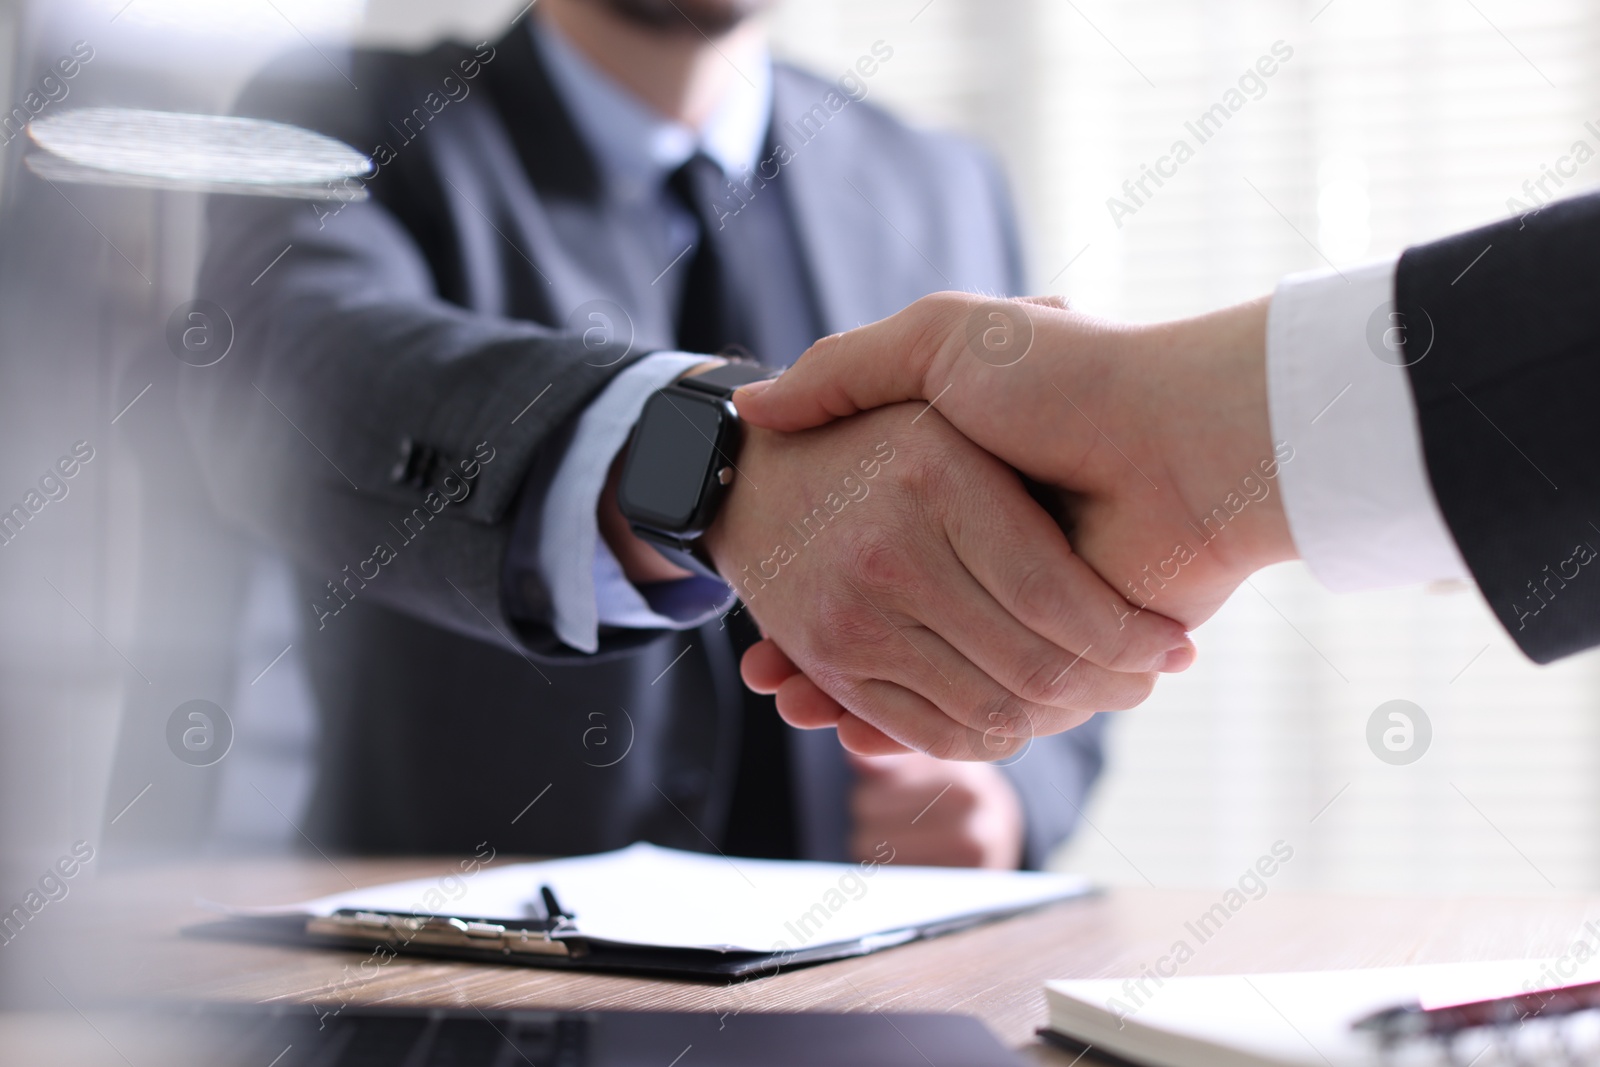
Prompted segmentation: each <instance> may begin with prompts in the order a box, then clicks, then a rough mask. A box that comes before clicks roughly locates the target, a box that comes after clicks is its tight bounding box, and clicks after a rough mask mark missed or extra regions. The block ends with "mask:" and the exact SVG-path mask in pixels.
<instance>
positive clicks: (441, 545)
mask: <svg viewBox="0 0 1600 1067" xmlns="http://www.w3.org/2000/svg"><path fill="white" fill-rule="evenodd" d="M319 63H321V60H320V59H318V58H317V57H314V56H313V57H311V59H310V67H309V68H308V67H307V63H306V62H304V61H298V60H296V61H290V62H287V63H286V64H285V65H284V66H283V67H281V68H279V69H278V70H276V71H274V72H272V73H270V74H269V75H268V76H266V77H265V78H264V79H263V80H262V81H261V82H259V83H258V84H257V85H256V86H255V87H254V88H253V89H252V90H250V91H249V92H247V94H246V96H245V98H244V101H243V104H242V106H241V109H240V110H241V111H243V112H245V113H247V114H253V115H257V116H262V117H267V118H273V119H282V120H287V121H290V122H294V123H297V124H300V125H305V126H310V127H312V128H316V129H320V130H322V131H323V132H326V133H329V134H331V135H333V136H336V137H339V138H340V139H341V140H344V141H346V142H347V143H350V144H352V145H357V146H370V145H372V144H375V143H381V142H382V141H385V140H388V141H393V140H395V139H396V138H395V135H394V134H392V133H390V134H386V133H384V132H382V129H381V127H382V124H381V122H379V121H378V120H377V119H376V118H375V117H374V116H375V115H378V114H382V113H384V109H385V108H387V109H389V110H390V111H392V112H393V113H395V114H405V113H406V112H407V108H408V107H409V105H410V103H411V96H412V95H413V94H410V93H406V94H401V93H396V92H393V91H392V86H387V85H386V81H385V75H384V70H383V69H382V68H380V67H379V66H377V65H371V64H369V66H368V67H366V68H363V67H361V66H360V65H359V64H358V66H357V68H356V73H357V80H359V81H360V82H361V83H362V90H363V91H362V92H361V93H359V94H357V93H355V92H353V91H351V90H350V89H349V88H348V86H345V85H343V84H342V83H340V82H339V81H338V80H337V79H334V78H332V77H331V72H330V71H329V70H328V69H326V68H325V67H324V68H322V69H321V70H320V73H319V72H318V69H317V64H319ZM433 77H434V78H435V79H437V75H436V74H435V75H433ZM386 97H387V98H389V99H387V102H386ZM340 100H345V101H360V103H359V104H350V105H342V106H335V105H332V104H330V103H329V102H330V101H340ZM397 100H398V101H402V102H403V103H401V102H397ZM473 106H474V107H478V108H480V109H481V108H482V107H483V101H482V100H481V99H480V100H478V101H474V103H473ZM457 109H458V111H459V112H461V114H460V115H455V114H452V115H448V116H445V117H443V118H441V119H440V120H439V122H441V123H442V122H444V121H446V119H448V120H450V121H471V120H474V119H477V120H482V119H483V117H484V113H483V112H482V111H481V110H480V111H479V112H476V113H469V112H468V109H467V105H457ZM375 123H376V125H375ZM442 136H443V134H442V133H441V132H440V131H439V130H437V129H430V130H428V131H427V132H426V133H425V134H424V135H423V136H422V137H420V138H419V139H418V141H417V143H415V144H409V145H404V146H403V147H402V148H401V150H400V155H401V158H399V159H398V160H396V161H393V162H391V163H389V165H387V166H384V167H383V168H382V169H381V170H380V173H379V175H378V176H377V177H376V178H375V179H374V180H373V181H371V182H370V183H368V188H369V189H370V191H371V193H372V196H371V197H370V198H369V199H365V200H363V201H360V202H350V203H338V202H334V203H325V204H316V205H313V204H307V203H303V202H294V201H285V200H274V199H268V198H257V197H217V198H215V199H214V200H213V202H212V203H211V205H210V207H209V212H208V219H207V221H208V226H209V234H208V254H207V255H206V257H205V261H204V264H203V266H202V269H201V274H200V282H199V294H200V296H202V297H203V298H205V299H208V300H210V301H212V302H214V303H215V304H216V305H218V306H220V308H221V309H222V312H221V315H220V316H216V317H217V319H218V325H219V327H220V328H227V323H229V322H231V328H232V331H233V340H232V346H231V349H230V350H229V351H228V354H227V355H226V357H225V358H223V359H222V360H221V362H219V363H217V364H215V365H213V366H208V367H196V368H192V369H190V368H185V372H184V373H185V379H184V381H183V386H182V388H183V390H184V408H185V412H184V414H185V417H186V421H187V423H188V426H189V429H190V432H191V436H192V437H193V438H194V439H195V441H196V447H197V450H198V453H199V456H200V460H201V463H202V467H203V469H204V476H205V477H206V479H207V481H208V483H209V488H210V490H211V493H212V496H213V498H214V500H215V501H216V502H217V504H218V506H219V508H220V509H221V510H222V511H223V512H224V513H225V514H226V515H228V516H229V517H230V518H232V519H234V520H236V521H237V522H239V523H240V524H242V525H243V526H244V527H246V528H247V529H248V530H249V531H251V532H253V533H254V534H256V535H257V536H259V537H260V538H262V539H264V540H265V541H267V542H268V543H270V544H272V545H274V546H275V547H277V548H278V549H280V550H281V551H283V552H285V553H286V554H287V555H289V556H290V557H291V558H292V559H293V560H294V561H295V562H296V563H297V564H298V565H299V567H300V569H302V570H303V571H304V572H306V573H307V574H309V575H312V576H313V577H314V579H316V580H320V581H322V582H325V583H327V584H326V586H325V587H324V589H323V590H322V592H323V593H324V594H325V595H324V596H322V597H321V598H320V599H319V600H318V601H314V602H313V603H312V604H310V605H308V606H306V608H305V610H306V612H307V615H306V618H307V620H308V622H312V623H314V625H313V626H312V629H317V628H320V627H322V626H325V625H329V624H330V623H329V621H328V619H329V615H330V614H336V613H337V610H338V609H339V607H340V605H341V604H342V603H344V602H347V601H349V600H351V599H354V598H370V599H371V600H372V601H374V602H378V603H381V604H384V605H386V606H388V607H391V608H394V609H397V610H400V611H403V612H407V613H410V614H414V615H416V616H419V617H421V618H424V619H426V620H428V621H429V622H432V623H435V624H437V625H440V626H444V627H448V628H450V629H452V630H455V631H457V632H460V633H463V634H467V635H470V636H473V637H476V638H479V639H482V640H487V641H491V642H496V643H500V644H510V645H515V646H519V647H523V648H526V647H528V646H529V645H530V643H531V645H532V647H539V646H541V645H548V646H553V645H554V644H555V642H554V641H553V640H552V639H551V638H550V637H549V634H548V627H547V625H541V621H542V622H544V623H547V622H548V607H549V605H548V599H547V598H543V597H541V591H540V590H538V589H529V588H527V587H526V586H524V588H522V589H521V590H520V592H521V593H522V594H523V595H522V597H521V604H520V605H519V607H521V608H522V609H523V610H524V611H526V612H527V613H528V614H529V615H530V616H531V617H532V625H531V627H530V628H529V629H528V630H527V631H525V632H524V633H523V634H520V635H519V634H518V630H517V625H516V624H514V623H513V621H512V619H511V618H510V617H509V616H508V613H507V612H506V610H505V608H504V605H503V600H504V597H503V596H502V565H503V562H504V558H505V553H506V549H507V542H508V538H509V530H510V527H511V525H512V523H511V517H512V515H513V514H514V508H513V505H514V503H515V501H516V497H517V494H518V492H519V491H520V490H521V488H522V487H523V486H524V485H525V484H526V483H528V482H529V480H530V477H532V478H533V479H534V480H537V478H538V476H539V470H540V468H541V466H548V465H549V464H551V463H553V462H554V460H555V459H556V458H558V457H559V454H560V448H561V446H562V443H563V442H562V437H563V435H564V433H565V432H566V429H567V427H568V425H569V423H570V422H571V420H572V419H573V418H574V416H575V415H576V414H577V413H578V412H579V411H581V410H582V409H583V407H584V406H585V405H586V404H587V403H588V402H589V401H590V400H591V399H592V398H593V397H595V396H596V395H597V394H598V393H599V392H600V391H601V390H602V389H603V388H604V387H605V385H606V384H607V382H609V381H610V380H611V378H612V377H614V376H615V375H616V374H618V373H620V372H621V371H622V370H624V369H626V368H627V367H628V366H629V365H631V363H632V362H634V361H635V360H636V359H638V358H639V356H640V355H641V354H640V353H632V354H630V355H628V356H627V357H626V358H623V354H622V353H620V352H619V353H616V354H615V358H613V356H612V354H610V353H607V352H599V353H598V354H597V352H596V350H595V349H594V348H592V347H586V346H585V345H584V344H583V341H582V339H581V338H577V337H573V336H570V335H564V334H562V333H560V332H558V331H554V330H551V329H547V328H544V327H541V326H539V325H536V324H535V323H534V322H533V321H529V319H528V318H522V317H516V318H513V317H509V316H504V315H496V314H486V313H484V312H483V311H482V310H481V309H476V308H469V307H467V306H464V304H465V301H464V300H462V299H460V298H459V294H461V293H468V292H476V291H482V290H483V289H484V288H485V287H486V286H487V285H489V284H491V283H483V282H481V281H480V282H478V283H476V289H475V288H474V285H475V283H474V281H473V278H474V274H476V276H477V277H478V278H480V279H482V278H490V277H493V276H495V270H494V269H491V268H489V267H486V266H485V264H486V263H487V262H489V258H490V257H492V256H494V255H499V256H503V257H507V258H508V259H509V257H510V256H511V255H512V253H513V251H515V253H516V255H518V256H520V257H521V259H518V260H513V262H518V263H521V262H524V261H525V262H526V265H527V274H528V277H527V289H528V290H530V291H538V289H539V287H540V285H541V281H540V279H539V277H538V275H537V267H535V266H534V265H533V261H532V260H531V259H529V257H528V255H527V254H525V253H523V252H522V251H521V250H519V249H515V248H514V246H495V245H493V244H492V242H493V241H498V240H501V238H499V237H494V233H495V232H496V230H495V229H493V228H489V227H478V228H477V229H476V230H472V231H470V232H474V233H477V234H479V235H480V236H481V235H482V234H483V233H485V232H487V234H488V237H489V241H486V242H485V243H484V247H482V248H473V247H471V246H470V241H468V240H467V239H465V238H463V237H462V234H464V233H467V232H469V228H468V227H467V226H464V225H457V224H458V223H460V222H461V220H469V221H472V222H476V221H477V219H478V217H479V216H478V214H477V212H478V211H479V210H480V208H479V205H482V204H484V203H485V195H484V194H481V193H479V194H478V195H472V196H469V195H468V194H467V193H466V192H464V191H463V187H462V185H461V183H462V182H465V181H467V180H468V178H467V177H466V176H464V175H457V178H458V179H459V180H458V181H456V182H452V181H451V179H450V175H449V173H448V171H446V170H444V169H443V168H442V167H441V166H440V164H439V160H438V159H437V158H436V157H435V156H434V155H433V154H432V153H433V152H434V151H436V149H437V147H438V146H437V145H434V144H431V143H429V140H430V139H439V138H441V137H442ZM364 150H370V148H366V149H364ZM467 188H471V187H470V186H468V187H467ZM490 210H493V208H492V206H491V207H490ZM490 225H491V226H493V224H490ZM503 225H504V223H502V227H501V228H503ZM504 240H506V241H508V242H509V241H511V238H510V237H508V236H506V237H504ZM463 246H465V247H463ZM534 254H535V255H536V252H534ZM445 291H450V292H451V293H452V295H456V296H457V297H458V299H449V298H447V297H446V296H445V295H443V294H444V292H445ZM552 318H553V317H552ZM530 405H531V406H530ZM518 622H527V620H525V619H523V618H522V615H521V612H519V617H518Z"/></svg>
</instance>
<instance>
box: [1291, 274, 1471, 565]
mask: <svg viewBox="0 0 1600 1067" xmlns="http://www.w3.org/2000/svg"><path fill="white" fill-rule="evenodd" d="M1395 263H1396V261H1395V260H1392V259H1391V260H1386V261H1384V262H1381V263H1373V264H1368V265H1366V266H1362V267H1356V268H1353V269H1347V270H1345V271H1344V272H1343V273H1342V275H1341V274H1340V273H1337V272H1314V273H1307V274H1297V275H1291V276H1290V277H1288V278H1285V279H1284V280H1283V281H1282V282H1281V283H1279V285H1278V289H1277V292H1276V293H1274V294H1273V297H1272V306H1271V308H1270V310H1269V311H1268V315H1267V393H1268V407H1269V411H1270V417H1271V420H1272V436H1273V440H1274V441H1275V442H1287V443H1288V444H1289V445H1290V446H1291V447H1292V448H1293V449H1294V453H1293V458H1292V460H1291V461H1287V462H1285V463H1284V464H1283V466H1282V472H1283V473H1282V475H1281V484H1282V489H1283V503H1284V511H1285V513H1286V515H1287V518H1288V521H1289V532H1290V534H1291V536H1292V537H1293V538H1294V543H1295V547H1296V548H1297V549H1298V550H1299V553H1300V558H1301V559H1302V560H1304V561H1305V563H1306V565H1307V566H1308V567H1310V569H1311V573H1312V574H1314V575H1315V576H1316V577H1317V580H1318V581H1320V582H1321V583H1322V584H1323V585H1325V586H1327V587H1328V588H1329V589H1331V590H1334V591H1335V592H1355V591H1358V590H1363V589H1382V588H1389V587H1393V586H1399V585H1409V584H1413V583H1418V582H1427V581H1440V580H1460V581H1468V580H1470V579H1469V572H1468V570H1467V566H1466V563H1465V562H1464V561H1463V560H1462V558H1461V553H1460V551H1459V550H1458V549H1457V547H1456V543H1455V540H1454V538H1452V537H1451V536H1450V530H1449V527H1447V526H1446V525H1445V522H1444V517H1443V516H1442V515H1441V514H1440V512H1439V505H1438V502H1437V501H1436V500H1435V499H1434V496H1433V487H1432V484H1431V483H1430V482H1429V480H1428V471H1427V465H1426V462H1425V461H1424V459H1423V455H1422V436H1421V433H1420V432H1419V430H1418V427H1417V413H1416V406H1415V403H1414V402H1413V400H1412V395H1411V383H1410V380H1409V377H1408V374H1407V371H1406V369H1405V366H1404V361H1405V355H1404V353H1403V351H1402V349H1401V348H1400V344H1399V341H1400V338H1401V336H1402V333H1403V323H1401V322H1400V321H1399V320H1398V318H1397V317H1396V316H1395V315H1394V313H1393V307H1394V274H1395Z"/></svg>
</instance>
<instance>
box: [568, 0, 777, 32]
mask: <svg viewBox="0 0 1600 1067" xmlns="http://www.w3.org/2000/svg"><path fill="white" fill-rule="evenodd" d="M598 2H599V3H602V4H604V5H605V6H606V7H608V8H610V9H611V10H612V11H613V12H615V13H616V14H618V15H621V16H622V17H623V18H625V19H627V20H628V21H629V22H632V23H634V24H635V25H638V26H643V27H645V28H647V29H651V30H658V31H662V32H678V31H681V32H690V31H699V32H700V33H703V34H705V35H706V36H707V37H720V36H722V35H723V34H725V33H728V32H729V31H730V30H732V29H734V28H735V27H737V26H738V25H739V24H740V23H742V22H744V21H745V20H746V19H747V18H749V17H750V16H751V15H755V14H759V13H760V12H762V11H765V10H767V9H768V8H770V7H771V6H772V5H773V4H774V3H775V2H776V0H598Z"/></svg>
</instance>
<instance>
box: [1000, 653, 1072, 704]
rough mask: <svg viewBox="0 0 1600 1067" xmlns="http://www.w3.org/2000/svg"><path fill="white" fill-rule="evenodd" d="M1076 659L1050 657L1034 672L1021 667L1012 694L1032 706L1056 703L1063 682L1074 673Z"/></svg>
mask: <svg viewBox="0 0 1600 1067" xmlns="http://www.w3.org/2000/svg"><path fill="white" fill-rule="evenodd" d="M1075 659H1076V657H1073V658H1072V659H1063V658H1061V657H1059V656H1048V657H1046V658H1045V659H1044V661H1043V662H1041V663H1038V664H1037V665H1035V666H1034V667H1033V668H1032V670H1029V669H1028V668H1027V667H1026V666H1023V667H1021V668H1020V670H1019V672H1018V678H1017V684H1016V686H1015V688H1014V689H1013V690H1012V692H1014V693H1016V695H1017V696H1019V697H1021V698H1022V699H1023V700H1026V701H1028V702H1029V703H1030V704H1054V703H1056V701H1057V700H1059V699H1060V696H1059V694H1060V689H1061V682H1062V681H1063V680H1064V679H1065V678H1066V676H1067V675H1068V674H1070V673H1071V672H1072V665H1073V662H1074V660H1075Z"/></svg>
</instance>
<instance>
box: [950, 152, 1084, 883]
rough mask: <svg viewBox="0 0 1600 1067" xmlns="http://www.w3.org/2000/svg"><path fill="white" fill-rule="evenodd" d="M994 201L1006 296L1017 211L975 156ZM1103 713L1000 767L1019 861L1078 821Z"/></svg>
mask: <svg viewBox="0 0 1600 1067" xmlns="http://www.w3.org/2000/svg"><path fill="white" fill-rule="evenodd" d="M978 160H979V165H980V167H981V168H982V171H983V176H984V179H985V184H986V186H987V188H988V189H989V195H990V199H991V202H992V203H993V209H992V210H993V216H994V218H995V219H996V223H997V225H998V227H999V231H1000V236H1001V239H1003V240H1004V242H1005V245H1006V262H1007V264H1008V266H1009V273H1010V281H1009V290H1008V294H1007V295H1014V296H1020V295H1023V294H1026V293H1028V292H1030V291H1031V290H1030V288H1029V286H1028V282H1027V272H1026V269H1025V267H1024V256H1023V249H1022V242H1021V240H1020V238H1019V236H1018V233H1017V223H1016V211H1015V209H1014V208H1013V206H1012V201H1011V194H1010V190H1009V189H1008V187H1007V184H1006V179H1005V175H1004V172H1003V171H1002V170H1001V168H1000V166H999V165H998V164H997V163H996V162H995V160H994V158H993V157H992V156H990V155H988V154H986V153H980V154H979V156H978ZM1105 732H1106V717H1105V716H1104V715H1096V716H1095V717H1094V718H1092V719H1090V720H1089V721H1088V722H1086V723H1084V724H1083V725H1082V726H1080V727H1078V728H1077V729H1075V730H1069V731H1067V732H1066V733H1064V734H1055V735H1053V736H1051V737H1036V738H1034V739H1033V743H1032V744H1031V745H1030V746H1029V748H1028V751H1027V753H1026V754H1025V755H1023V756H1022V757H1021V758H1019V759H1017V760H1016V761H1015V762H1013V763H1011V764H1010V765H1008V766H1005V767H1002V768H1001V769H1002V772H1003V773H1004V774H1005V776H1006V778H1007V779H1008V780H1009V781H1010V782H1011V785H1012V786H1013V787H1014V788H1015V789H1016V791H1017V795H1018V797H1019V798H1020V799H1021V801H1022V811H1023V816H1024V819H1025V821H1026V830H1025V832H1026V837H1025V839H1024V842H1023V853H1022V865H1023V866H1024V867H1027V868H1030V869H1038V868H1041V867H1043V866H1044V865H1045V864H1046V863H1047V862H1048V861H1049V859H1050V855H1051V853H1052V852H1054V851H1055V850H1056V848H1057V847H1058V846H1060V845H1061V843H1062V842H1064V841H1066V839H1067V838H1068V837H1070V836H1071V835H1072V832H1073V830H1075V829H1076V828H1077V826H1078V823H1079V822H1080V821H1081V820H1082V815H1083V813H1082V810H1081V809H1082V807H1083V805H1085V804H1086V803H1088V796H1089V790H1090V789H1091V788H1092V787H1093V785H1094V783H1095V780H1096V779H1098V778H1099V777H1100V771H1101V769H1102V767H1103V766H1104V762H1105V759H1104V753H1103V747H1102V746H1103V739H1104V737H1105Z"/></svg>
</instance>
